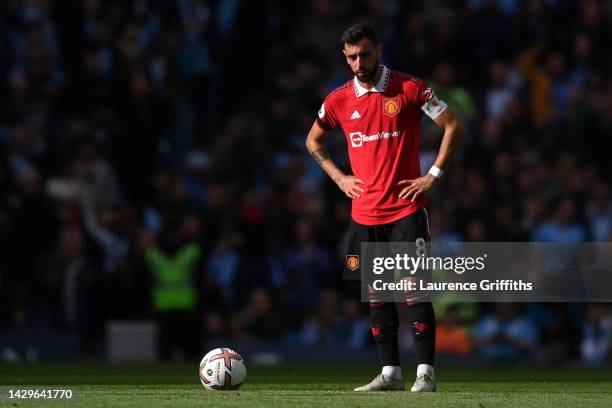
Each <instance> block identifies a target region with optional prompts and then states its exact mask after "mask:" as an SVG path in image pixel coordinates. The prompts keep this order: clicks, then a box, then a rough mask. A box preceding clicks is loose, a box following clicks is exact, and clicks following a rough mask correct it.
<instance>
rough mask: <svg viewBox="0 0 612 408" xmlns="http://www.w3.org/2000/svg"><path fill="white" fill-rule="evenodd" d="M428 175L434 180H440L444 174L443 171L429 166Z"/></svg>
mask: <svg viewBox="0 0 612 408" xmlns="http://www.w3.org/2000/svg"><path fill="white" fill-rule="evenodd" d="M429 174H431V175H432V176H434V177H435V178H440V177H442V175H443V174H444V170H442V169H441V168H439V167H436V166H431V169H429Z"/></svg>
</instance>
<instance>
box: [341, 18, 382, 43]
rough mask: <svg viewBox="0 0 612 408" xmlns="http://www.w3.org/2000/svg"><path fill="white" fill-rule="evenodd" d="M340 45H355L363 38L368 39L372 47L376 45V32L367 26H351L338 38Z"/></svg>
mask: <svg viewBox="0 0 612 408" xmlns="http://www.w3.org/2000/svg"><path fill="white" fill-rule="evenodd" d="M340 38H341V40H342V44H357V43H358V42H359V41H361V40H362V39H364V38H368V39H369V40H370V41H372V43H373V44H374V45H377V44H378V38H377V36H376V30H375V29H374V27H372V26H371V25H369V24H364V23H357V24H353V25H352V26H350V27H349V28H347V29H346V31H345V32H344V33H343V34H342V37H340Z"/></svg>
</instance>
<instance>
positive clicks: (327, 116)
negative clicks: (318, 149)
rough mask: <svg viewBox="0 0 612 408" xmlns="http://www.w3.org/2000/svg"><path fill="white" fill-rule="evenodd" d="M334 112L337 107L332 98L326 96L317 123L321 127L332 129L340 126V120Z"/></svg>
mask: <svg viewBox="0 0 612 408" xmlns="http://www.w3.org/2000/svg"><path fill="white" fill-rule="evenodd" d="M334 112H335V109H334V106H333V104H332V102H331V101H330V98H329V97H327V98H325V100H324V101H323V103H322V104H321V107H320V108H319V112H318V113H317V123H318V125H319V126H320V127H321V129H323V130H332V129H335V128H336V127H338V120H337V119H336V115H335V113H334Z"/></svg>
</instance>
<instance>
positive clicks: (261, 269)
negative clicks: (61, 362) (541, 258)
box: [0, 0, 612, 364]
mask: <svg viewBox="0 0 612 408" xmlns="http://www.w3.org/2000/svg"><path fill="white" fill-rule="evenodd" d="M362 19H367V20H369V21H370V22H372V23H374V24H375V25H376V26H377V27H378V28H379V34H380V37H381V40H382V42H383V44H384V61H383V63H384V64H386V65H388V66H389V67H391V68H392V69H396V70H400V71H404V72H408V73H410V74H413V75H415V76H418V77H421V78H423V79H425V80H426V81H427V82H428V83H429V84H430V85H431V86H432V87H433V88H434V89H435V90H436V92H437V93H438V95H439V96H440V97H441V98H442V99H444V100H445V101H446V102H447V103H449V105H450V106H452V107H453V108H454V109H455V110H456V111H457V112H458V114H459V115H460V117H461V119H462V120H463V122H464V124H465V126H466V129H467V132H466V133H467V136H466V139H465V140H464V143H463V145H462V146H461V151H460V152H459V154H458V155H457V157H456V159H455V160H454V163H453V165H452V166H451V168H450V169H449V170H448V172H447V174H446V175H445V177H444V178H443V179H441V181H440V182H439V183H437V185H436V186H435V188H434V190H433V191H431V192H430V194H429V201H430V208H429V210H430V218H431V227H432V239H433V240H438V241H547V242H554V241H556V242H583V241H608V240H610V238H612V200H611V199H612V197H611V195H610V180H611V176H612V172H611V170H612V168H611V166H610V161H609V158H608V155H609V152H610V151H612V139H611V138H610V135H611V134H612V115H610V112H612V76H611V72H612V65H611V64H612V54H611V53H609V52H606V51H604V50H607V49H608V48H609V47H608V44H609V42H610V40H612V25H611V22H612V21H611V20H612V2H610V1H603V0H601V1H597V0H584V1H571V0H530V1H519V0H499V1H491V0H465V1H452V2H445V1H411V2H402V1H397V0H363V1H359V2H354V1H347V0H340V1H331V0H311V1H298V2H293V1H292V2H283V1H280V0H278V1H275V0H265V1H257V2H252V1H240V0H210V1H206V0H129V1H125V0H121V1H120V0H104V1H102V0H80V1H78V2H77V6H76V7H75V5H74V2H65V1H59V0H57V1H53V0H6V1H3V2H2V3H1V4H0V146H1V147H0V248H1V250H0V274H1V275H0V330H2V328H5V329H6V328H24V329H27V328H35V327H47V328H52V329H71V330H75V331H76V332H78V333H79V336H80V339H81V343H82V346H83V352H85V353H87V352H91V353H93V352H95V350H96V349H97V347H99V346H100V342H101V339H103V337H104V323H105V322H106V321H109V320H111V319H144V318H151V317H154V316H155V315H156V310H155V308H154V302H153V300H152V299H153V297H154V294H153V293H154V287H155V285H156V282H155V279H156V276H157V275H156V269H155V268H156V267H157V266H156V265H158V264H162V263H163V262H164V261H163V259H166V258H168V259H172V257H173V256H174V255H175V254H179V253H180V254H185V255H184V256H185V257H186V259H189V262H187V261H186V262H187V263H186V264H187V265H188V266H187V267H186V268H188V269H189V271H190V272H191V273H193V276H194V277H195V282H196V283H195V285H197V300H196V301H195V303H194V305H192V306H193V307H192V309H191V311H192V314H193V317H195V322H196V326H201V328H202V338H204V339H206V338H212V337H225V338H227V337H230V338H238V337H239V338H254V339H263V340H272V341H282V342H287V343H292V344H296V345H304V346H307V347H317V346H336V347H345V348H349V349H352V350H359V349H363V348H366V347H370V346H371V344H370V342H371V340H370V338H369V336H370V335H369V319H368V318H367V314H364V311H363V308H362V305H361V304H360V303H359V301H358V299H357V298H355V297H354V296H349V295H348V293H347V290H346V288H345V286H344V283H343V282H342V280H341V271H342V265H343V262H344V259H343V258H344V254H343V253H342V250H341V247H342V246H341V243H342V238H343V233H344V230H345V229H346V227H347V225H348V222H349V217H350V202H349V201H348V200H347V199H346V197H344V195H343V194H342V193H341V192H340V191H339V190H338V189H337V188H336V186H335V185H334V184H333V183H332V182H330V181H329V180H328V179H327V178H326V176H325V175H324V173H323V172H322V171H321V170H320V169H319V167H318V166H317V165H316V163H314V161H313V160H312V159H311V158H310V157H309V156H308V154H307V152H306V150H305V148H304V140H305V136H306V134H307V132H308V129H309V128H310V126H311V125H312V123H313V121H314V119H315V115H316V112H317V109H318V107H319V106H320V104H321V102H322V100H323V98H324V96H325V95H326V94H327V93H328V92H329V91H330V90H332V89H334V88H335V87H336V86H338V85H340V84H341V83H343V82H344V81H346V80H348V79H350V75H349V73H348V71H347V70H346V67H345V61H344V60H343V58H342V54H341V52H340V47H341V44H340V42H339V36H340V34H341V32H342V31H343V29H344V28H346V26H348V25H349V24H351V23H352V22H354V21H358V20H362ZM439 140H440V132H439V131H438V129H437V128H436V127H435V125H433V124H432V123H431V122H428V121H426V120H424V121H423V130H422V155H421V166H422V168H423V169H427V168H429V167H430V165H431V163H432V162H433V160H434V158H435V155H436V152H437V146H438V143H439ZM329 149H330V152H331V153H332V155H333V157H334V160H335V161H336V163H340V164H341V165H343V166H344V167H345V168H346V167H347V166H348V163H347V157H346V142H345V139H344V137H343V136H342V134H341V133H337V135H336V137H333V138H332V140H331V142H330V146H329ZM189 248H195V249H194V251H192V252H190V251H189V250H188V249H189ZM153 250H155V251H157V252H152V251H153ZM156 255H159V257H156ZM164 257H166V258H164ZM177 257H178V255H177ZM159 259H162V260H159ZM175 259H177V258H175ZM156 260H158V261H156ZM439 309H440V310H438V319H439V326H440V329H439V335H438V337H439V338H438V343H439V344H438V349H439V351H441V352H447V353H451V354H457V355H469V354H471V353H476V354H478V355H483V356H484V357H486V358H490V359H493V360H513V361H514V360H516V359H517V358H521V357H531V358H533V357H534V356H535V357H537V358H538V359H539V361H565V360H568V359H575V360H578V359H581V360H582V361H584V362H586V363H592V364H598V363H603V362H605V361H606V360H607V361H609V359H610V355H611V354H612V353H611V350H612V310H611V309H610V307H609V306H607V305H600V304H580V303H568V304H566V303H550V304H523V305H520V304H488V305H485V304H482V305H479V304H456V305H447V306H444V307H443V308H442V307H439ZM157 312H159V310H157ZM409 337H410V336H409V335H403V338H404V339H406V341H405V346H404V347H406V348H408V347H411V345H410V340H409Z"/></svg>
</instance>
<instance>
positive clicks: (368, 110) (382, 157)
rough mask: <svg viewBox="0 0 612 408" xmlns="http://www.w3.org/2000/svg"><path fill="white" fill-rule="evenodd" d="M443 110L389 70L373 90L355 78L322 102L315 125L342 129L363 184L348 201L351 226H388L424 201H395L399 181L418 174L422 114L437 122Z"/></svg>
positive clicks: (429, 94) (412, 80)
mask: <svg viewBox="0 0 612 408" xmlns="http://www.w3.org/2000/svg"><path fill="white" fill-rule="evenodd" d="M444 108H446V104H444V102H442V101H439V100H438V99H437V98H435V96H434V94H433V91H432V90H431V88H429V87H428V86H427V85H426V84H425V83H424V82H423V81H421V80H420V79H418V78H416V77H413V76H411V75H408V74H404V73H401V72H396V71H391V70H390V69H388V68H387V67H383V73H382V75H381V78H380V81H379V82H378V84H377V85H376V86H375V87H374V88H372V89H371V90H367V89H365V88H363V87H362V86H361V84H359V82H358V81H357V79H356V78H354V79H353V80H352V81H349V82H347V83H345V84H344V85H342V86H340V87H339V88H337V89H336V90H334V91H333V92H331V93H330V94H329V95H328V96H327V97H326V98H325V101H324V102H323V105H321V109H320V110H319V117H318V119H317V123H318V125H319V126H320V127H321V128H322V129H324V130H331V129H333V128H336V127H338V126H340V127H341V128H342V130H343V131H344V134H345V136H346V139H347V143H348V151H349V159H350V163H351V168H352V170H353V174H354V175H355V176H356V177H357V178H359V179H361V180H363V182H364V183H365V186H362V187H363V188H364V190H365V191H364V192H363V193H362V194H361V197H360V198H356V199H354V200H353V203H352V214H351V215H352V218H353V220H355V222H357V223H358V224H363V225H380V224H386V223H389V222H393V221H396V220H398V219H400V218H403V217H405V216H407V215H409V214H411V213H413V212H415V211H417V210H418V209H419V208H421V207H422V206H423V205H424V204H425V203H426V199H425V197H424V196H421V197H419V198H418V199H417V200H416V201H415V202H412V201H409V200H404V199H401V198H399V193H400V191H401V190H402V189H403V188H404V187H403V186H398V185H397V182H398V181H400V180H407V179H414V178H417V177H419V176H420V175H421V169H420V164H419V134H420V127H421V125H420V123H421V117H422V114H423V112H425V113H427V114H428V115H429V116H430V117H432V118H435V117H437V116H438V115H439V114H440V113H441V112H442V111H443V110H444Z"/></svg>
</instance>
